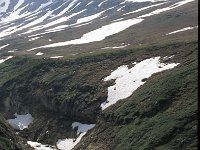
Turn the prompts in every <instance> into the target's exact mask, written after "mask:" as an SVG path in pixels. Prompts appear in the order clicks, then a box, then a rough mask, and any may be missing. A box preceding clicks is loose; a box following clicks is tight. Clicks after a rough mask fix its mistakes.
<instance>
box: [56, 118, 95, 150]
mask: <svg viewBox="0 0 200 150" xmlns="http://www.w3.org/2000/svg"><path fill="white" fill-rule="evenodd" d="M94 126H95V124H82V123H79V122H74V123H72V128H73V129H74V128H76V127H78V130H77V135H79V136H78V138H77V139H74V138H69V139H64V140H61V139H59V140H58V142H57V147H58V148H59V149H60V150H71V149H72V148H73V147H74V146H75V145H76V144H78V143H79V142H80V140H81V138H82V137H83V136H84V135H85V134H86V133H87V131H88V130H90V129H92V128H94Z"/></svg>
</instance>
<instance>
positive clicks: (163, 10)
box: [137, 0, 194, 18]
mask: <svg viewBox="0 0 200 150" xmlns="http://www.w3.org/2000/svg"><path fill="white" fill-rule="evenodd" d="M193 1H194V0H183V1H180V2H177V3H175V4H173V5H171V6H169V7H165V8H160V9H156V10H154V11H152V12H150V13H148V14H144V15H141V16H139V17H137V18H145V17H149V16H153V15H157V14H159V13H161V12H165V11H168V10H171V9H174V8H177V7H180V6H182V5H184V4H187V3H189V2H193Z"/></svg>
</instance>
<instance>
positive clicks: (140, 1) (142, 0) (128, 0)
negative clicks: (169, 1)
mask: <svg viewBox="0 0 200 150" xmlns="http://www.w3.org/2000/svg"><path fill="white" fill-rule="evenodd" d="M125 1H127V2H133V3H144V2H159V1H166V0H125Z"/></svg>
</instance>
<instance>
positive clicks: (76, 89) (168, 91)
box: [0, 41, 197, 149]
mask: <svg viewBox="0 0 200 150" xmlns="http://www.w3.org/2000/svg"><path fill="white" fill-rule="evenodd" d="M172 55H174V57H173V58H171V60H170V61H172V62H179V63H180V65H179V67H177V68H176V69H172V70H170V71H164V72H163V73H160V74H156V75H154V76H153V77H152V78H151V79H149V80H148V82H147V84H145V85H144V86H142V87H141V88H140V89H138V90H137V92H136V93H135V94H133V95H132V96H131V97H130V98H128V99H126V100H123V101H121V102H120V101H119V103H117V104H116V105H114V106H111V107H109V108H107V109H106V110H105V111H103V112H102V111H101V109H100V104H101V103H102V102H104V101H105V100H106V97H107V90H106V87H108V86H109V85H111V84H112V82H110V83H106V82H104V81H103V80H102V79H103V78H104V77H106V76H108V75H109V73H110V70H114V69H115V68H116V67H118V66H121V65H125V64H126V65H130V64H131V63H132V62H134V61H137V62H138V61H141V60H144V59H146V58H151V57H155V56H162V57H164V56H172ZM1 70H2V71H3V72H6V73H3V74H1V82H0V84H1V87H0V91H1V105H2V106H3V105H4V107H1V112H2V113H5V114H7V115H6V116H7V117H9V116H11V114H13V113H15V112H18V113H22V114H23V113H31V114H32V115H33V117H34V118H35V120H34V122H33V124H32V125H31V126H30V127H29V129H28V130H24V131H21V132H20V134H19V135H20V136H22V137H24V138H27V139H29V140H33V141H36V140H39V141H40V142H42V143H49V144H52V145H55V143H56V141H57V140H58V139H60V138H65V137H76V135H75V132H74V131H73V130H71V127H70V125H71V123H72V122H75V121H80V122H85V123H97V127H95V128H94V131H93V132H92V133H91V134H90V135H88V138H86V139H84V140H83V141H82V142H81V143H82V144H83V145H84V146H83V145H82V144H81V143H80V145H79V146H80V147H81V148H82V147H84V148H85V146H86V147H87V149H93V148H94V149H96V148H97V149H98V147H99V149H113V148H114V149H122V148H123V147H124V149H130V148H140V149H144V148H145V147H146V148H147V149H148V148H151V147H152V148H155V146H156V147H158V146H164V147H165V146H169V148H173V146H174V145H175V148H181V146H182V147H184V148H186V147H187V146H190V145H188V143H189V144H193V146H194V148H195V147H196V145H195V140H197V139H196V124H197V42H195V41H193V42H188V43H183V42H180V43H172V44H167V45H157V46H153V47H144V48H139V49H130V50H125V51H118V52H110V53H105V54H99V55H91V56H82V57H80V58H76V59H71V60H56V61H53V60H51V59H49V60H40V59H32V58H28V57H18V58H17V57H16V58H14V59H11V60H9V61H6V62H5V63H4V64H2V65H1ZM57 124H59V125H60V126H57ZM140 130H141V131H140ZM47 131H50V132H49V133H48V134H46V133H47ZM63 131H64V132H63ZM130 131H132V132H130ZM158 131H159V132H158ZM143 136H144V137H143ZM142 137H143V138H142ZM189 138H191V139H190V140H189ZM179 139H180V140H179ZM186 139H187V140H188V142H187V144H186V145H185V143H184V142H185V141H184V140H186ZM131 141H132V142H134V141H138V143H137V142H136V143H135V142H134V144H131V143H132V142H131ZM126 142H127V144H126ZM177 142H178V143H179V145H176V144H175V143H177ZM181 142H183V144H182V145H181ZM191 142H194V143H191ZM87 143H88V144H87ZM128 143H129V144H128ZM168 144H169V145H168ZM125 145H127V147H126V146H125ZM80 147H78V148H77V149H80ZM191 147H192V146H190V148H191Z"/></svg>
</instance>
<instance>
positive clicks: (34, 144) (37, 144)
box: [27, 141, 56, 150]
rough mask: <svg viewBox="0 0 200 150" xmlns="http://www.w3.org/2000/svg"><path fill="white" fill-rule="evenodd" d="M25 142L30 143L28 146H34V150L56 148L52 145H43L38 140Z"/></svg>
mask: <svg viewBox="0 0 200 150" xmlns="http://www.w3.org/2000/svg"><path fill="white" fill-rule="evenodd" d="M27 144H28V145H30V147H32V148H34V149H35V150H56V148H55V147H53V146H49V145H43V144H41V143H38V142H32V141H27Z"/></svg>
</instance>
